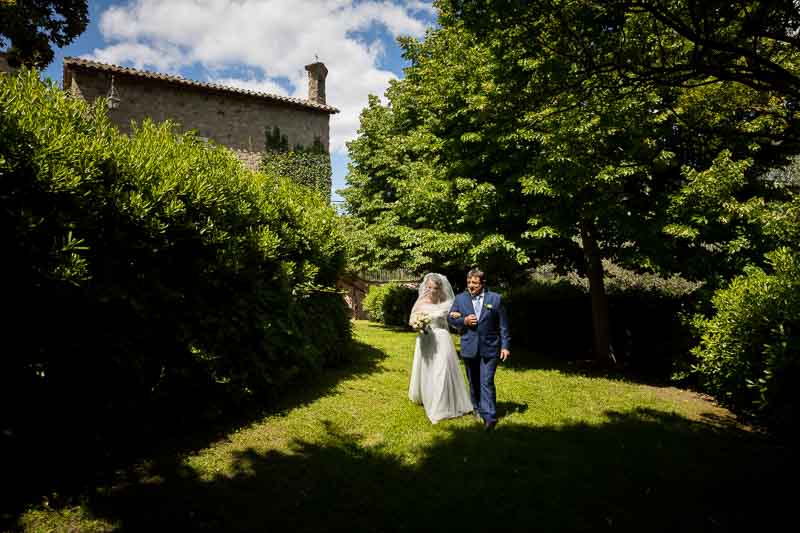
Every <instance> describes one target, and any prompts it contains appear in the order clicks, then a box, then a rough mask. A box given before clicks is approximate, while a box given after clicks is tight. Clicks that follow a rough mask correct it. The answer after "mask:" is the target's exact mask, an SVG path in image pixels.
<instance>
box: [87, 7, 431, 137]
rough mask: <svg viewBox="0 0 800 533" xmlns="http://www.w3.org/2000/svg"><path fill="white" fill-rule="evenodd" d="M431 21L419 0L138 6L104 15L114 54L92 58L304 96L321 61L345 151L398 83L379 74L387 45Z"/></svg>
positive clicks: (419, 32) (335, 131) (105, 51)
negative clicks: (371, 107) (364, 115)
mask: <svg viewBox="0 0 800 533" xmlns="http://www.w3.org/2000/svg"><path fill="white" fill-rule="evenodd" d="M432 15H433V8H432V7H431V5H430V2H424V1H420V0H410V1H408V2H399V1H389V0H365V1H359V2H355V3H354V2H353V1H352V0H324V1H323V0H171V1H169V2H163V1H161V0H131V1H129V2H128V3H125V4H121V5H116V6H113V7H110V8H109V9H107V10H106V11H105V12H103V14H102V15H101V19H100V30H101V32H102V34H103V36H104V38H105V40H106V41H107V42H108V46H106V47H104V48H100V49H96V50H94V52H93V53H92V54H91V55H90V57H91V58H93V59H96V60H98V61H103V62H108V63H114V64H121V65H131V66H134V67H136V68H147V69H151V70H152V69H154V70H158V71H163V72H169V73H173V74H175V73H177V74H180V73H181V69H188V68H190V67H195V68H196V67H198V66H199V67H200V69H201V70H202V71H205V72H207V73H208V79H207V80H202V81H212V82H215V83H222V84H225V85H233V86H236V87H241V88H245V89H251V90H257V91H261V92H270V93H277V94H287V92H288V95H289V96H294V97H299V98H305V97H306V96H307V94H306V91H307V87H308V83H307V79H308V78H307V73H306V71H305V69H304V66H305V65H306V64H308V63H311V62H313V61H314V59H315V55H318V56H319V60H320V61H323V62H324V63H325V65H326V66H327V67H328V71H329V74H328V80H327V87H326V88H327V99H328V103H329V104H330V105H333V106H335V107H337V108H339V109H340V111H341V113H340V114H337V115H333V116H332V118H331V148H332V150H334V151H344V150H345V146H344V145H345V142H346V141H348V140H350V139H352V138H354V137H355V135H356V130H357V128H358V115H359V112H360V111H361V109H362V108H363V107H364V106H365V105H366V103H367V95H368V94H378V95H383V93H384V91H385V90H386V88H387V87H388V84H389V80H391V79H394V78H396V77H397V76H396V74H395V73H393V72H391V71H390V70H386V69H382V68H380V67H379V66H378V65H379V61H380V59H381V57H382V56H383V54H384V53H385V46H386V44H385V42H386V41H388V42H389V43H390V44H389V45H392V44H391V43H392V42H393V41H394V39H395V38H396V37H397V36H399V35H413V36H415V37H422V36H423V35H424V32H425V29H426V28H427V27H428V25H429V21H430V20H431V17H432ZM232 70H233V71H235V72H240V71H244V72H247V74H245V75H244V77H243V78H242V77H232V75H231V74H230V73H231V71H232ZM254 72H255V73H259V74H256V75H254V74H253V73H254ZM279 80H280V82H279ZM285 80H288V82H289V84H290V85H291V86H292V90H289V91H286V90H285V89H284V86H285ZM281 82H282V83H281Z"/></svg>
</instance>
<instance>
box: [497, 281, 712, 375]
mask: <svg viewBox="0 0 800 533" xmlns="http://www.w3.org/2000/svg"><path fill="white" fill-rule="evenodd" d="M606 270H607V277H606V289H607V293H608V304H609V315H610V324H611V344H612V346H613V348H614V352H615V357H616V358H617V360H618V362H619V363H620V364H621V365H624V366H625V367H626V368H627V369H629V370H630V371H632V372H635V373H638V374H641V375H645V376H647V377H649V378H655V379H667V378H668V377H669V376H670V374H671V373H672V371H673V369H674V367H675V365H676V364H679V363H680V364H683V362H684V361H685V359H686V355H687V354H688V350H689V345H690V340H691V335H690V330H689V328H688V327H687V326H686V325H685V323H684V321H683V315H684V314H685V313H686V312H687V310H688V309H689V308H690V304H691V298H692V291H693V290H694V289H695V288H696V285H694V284H690V283H687V282H685V281H683V280H680V279H677V278H676V279H662V278H659V277H657V276H653V275H647V274H635V273H633V272H630V271H627V270H623V269H621V268H619V267H616V266H614V265H606ZM507 308H508V312H509V320H510V323H511V335H512V339H513V345H514V346H517V347H520V346H524V347H526V348H529V349H531V350H533V351H540V352H545V353H550V354H553V355H556V356H559V357H565V358H580V357H591V355H590V352H591V350H592V342H593V341H592V315H591V298H590V296H589V289H588V283H587V281H586V280H585V279H582V278H580V277H578V276H576V275H569V276H541V275H537V276H536V277H535V278H534V279H532V280H531V281H530V282H528V283H527V284H525V285H523V286H521V287H514V288H513V290H512V291H510V294H509V297H508V298H507Z"/></svg>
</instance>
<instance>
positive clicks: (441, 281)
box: [415, 272, 455, 305]
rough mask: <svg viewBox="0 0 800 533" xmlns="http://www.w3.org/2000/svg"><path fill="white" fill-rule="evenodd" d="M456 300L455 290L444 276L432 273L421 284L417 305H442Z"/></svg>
mask: <svg viewBox="0 0 800 533" xmlns="http://www.w3.org/2000/svg"><path fill="white" fill-rule="evenodd" d="M429 285H432V287H429ZM454 298H455V295H454V294H453V288H452V287H451V286H450V282H449V281H447V278H446V277H444V276H443V275H441V274H436V273H434V272H431V273H430V274H426V275H425V277H424V278H422V282H420V284H419V297H418V298H417V303H422V302H426V303H434V304H441V303H445V302H448V301H452V300H453V299H454ZM415 305H416V304H415Z"/></svg>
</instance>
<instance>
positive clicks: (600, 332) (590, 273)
mask: <svg viewBox="0 0 800 533" xmlns="http://www.w3.org/2000/svg"><path fill="white" fill-rule="evenodd" d="M581 240H582V241H583V255H584V258H585V259H586V273H587V277H588V278H589V294H590V295H591V297H592V326H593V327H592V330H593V333H594V355H595V359H596V360H597V362H598V363H600V364H602V365H609V364H613V363H616V361H614V356H613V355H612V353H611V335H610V333H609V325H608V296H607V295H606V287H605V283H604V282H603V275H604V273H603V261H602V257H600V250H599V248H598V247H597V240H596V239H595V236H594V227H593V225H592V224H591V223H590V222H586V221H582V222H581Z"/></svg>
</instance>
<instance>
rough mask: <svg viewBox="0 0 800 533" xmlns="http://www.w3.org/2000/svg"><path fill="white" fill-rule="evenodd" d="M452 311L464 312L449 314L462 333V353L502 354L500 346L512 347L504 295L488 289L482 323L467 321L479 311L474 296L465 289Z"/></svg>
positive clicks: (449, 319)
mask: <svg viewBox="0 0 800 533" xmlns="http://www.w3.org/2000/svg"><path fill="white" fill-rule="evenodd" d="M450 312H451V313H452V312H457V313H461V316H460V317H459V318H452V317H450V316H449V315H448V318H447V320H448V322H449V323H450V325H451V326H453V327H454V328H455V329H457V330H458V331H459V333H460V334H461V357H467V358H471V357H477V356H479V355H480V356H482V357H500V349H502V348H505V349H506V350H511V334H510V333H509V331H508V317H507V316H506V310H505V308H503V302H502V301H501V300H500V295H499V294H497V293H496V292H490V291H487V290H484V292H483V310H482V311H481V318H480V319H479V320H478V324H477V325H475V326H472V327H466V326H465V325H464V318H465V317H466V316H467V315H472V314H475V310H474V309H473V308H472V296H471V295H470V293H469V292H467V291H465V292H462V293H461V294H459V295H458V296H456V299H455V300H454V301H453V307H451V308H450Z"/></svg>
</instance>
